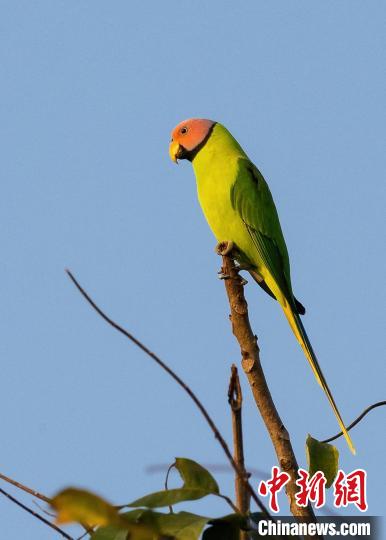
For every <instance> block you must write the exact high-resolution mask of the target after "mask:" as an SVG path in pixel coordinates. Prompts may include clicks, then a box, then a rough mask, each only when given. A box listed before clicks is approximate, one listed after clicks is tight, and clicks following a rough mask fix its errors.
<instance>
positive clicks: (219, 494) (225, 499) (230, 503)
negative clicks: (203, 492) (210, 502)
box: [213, 493, 240, 514]
mask: <svg viewBox="0 0 386 540" xmlns="http://www.w3.org/2000/svg"><path fill="white" fill-rule="evenodd" d="M213 495H215V496H216V497H219V498H220V499H223V500H224V501H226V502H227V503H228V504H229V506H230V507H231V508H232V510H233V512H235V513H236V514H237V513H239V512H240V510H239V508H237V506H236V505H235V504H234V503H233V501H232V499H231V498H230V497H228V496H227V495H223V494H222V493H216V494H214V493H213Z"/></svg>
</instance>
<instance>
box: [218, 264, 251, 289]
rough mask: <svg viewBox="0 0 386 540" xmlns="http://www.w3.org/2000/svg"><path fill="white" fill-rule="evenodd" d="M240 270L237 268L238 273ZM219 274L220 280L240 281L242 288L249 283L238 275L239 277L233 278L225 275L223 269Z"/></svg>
mask: <svg viewBox="0 0 386 540" xmlns="http://www.w3.org/2000/svg"><path fill="white" fill-rule="evenodd" d="M238 270H239V269H238V268H237V271H238ZM217 274H218V279H238V280H239V281H240V285H242V286H244V285H246V284H247V283H248V281H247V280H246V279H244V278H243V277H242V276H240V275H239V274H237V276H234V277H232V276H229V275H228V274H225V273H224V272H223V270H222V269H221V270H219V272H217Z"/></svg>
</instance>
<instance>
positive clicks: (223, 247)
mask: <svg viewBox="0 0 386 540" xmlns="http://www.w3.org/2000/svg"><path fill="white" fill-rule="evenodd" d="M234 247H235V245H234V243H233V242H232V240H225V241H224V242H219V243H218V244H217V246H216V248H215V251H216V253H217V255H229V254H230V253H231V252H232V251H233V249H234Z"/></svg>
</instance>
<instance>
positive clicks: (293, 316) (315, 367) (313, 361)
mask: <svg viewBox="0 0 386 540" xmlns="http://www.w3.org/2000/svg"><path fill="white" fill-rule="evenodd" d="M282 308H283V311H284V314H285V316H286V317H287V320H288V322H289V324H290V326H291V328H292V331H293V333H294V334H295V336H296V338H297V340H298V341H299V343H300V346H301V348H302V349H303V352H304V354H305V356H306V358H307V360H308V362H309V364H310V366H311V368H312V371H313V372H314V375H315V377H316V380H317V381H318V383H319V384H320V386H321V387H322V388H323V390H324V392H325V394H326V396H327V398H328V401H329V402H330V404H331V407H332V410H333V411H334V414H335V416H336V418H337V420H338V423H339V426H340V429H341V430H342V433H343V435H344V438H345V439H346V441H347V444H348V446H349V448H350V450H351V452H352V453H353V454H355V447H354V445H353V442H352V440H351V437H350V435H349V434H348V431H347V429H346V426H345V425H344V422H343V420H342V417H341V415H340V412H339V410H338V407H337V406H336V403H335V400H334V398H333V396H332V394H331V391H330V389H329V387H328V384H327V381H326V379H325V378H324V375H323V372H322V370H321V367H320V365H319V362H318V359H317V358H316V355H315V353H314V351H313V348H312V345H311V343H310V340H309V339H308V336H307V334H306V331H305V329H304V326H303V323H302V321H301V320H300V317H299V315H298V314H297V313H294V311H293V310H292V308H291V306H290V305H289V303H288V302H287V303H286V305H284V306H283V305H282Z"/></svg>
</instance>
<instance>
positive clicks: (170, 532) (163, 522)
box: [122, 510, 210, 540]
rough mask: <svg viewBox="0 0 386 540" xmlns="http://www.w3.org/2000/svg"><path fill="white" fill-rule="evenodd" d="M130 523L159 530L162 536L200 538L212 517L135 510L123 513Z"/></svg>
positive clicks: (181, 539) (183, 539)
mask: <svg viewBox="0 0 386 540" xmlns="http://www.w3.org/2000/svg"><path fill="white" fill-rule="evenodd" d="M122 517H124V518H125V519H127V520H128V522H129V523H133V522H134V523H139V524H144V525H148V526H150V527H152V528H153V529H154V530H157V532H158V534H160V535H162V537H163V538H164V537H166V536H169V537H171V538H173V539H176V540H198V538H200V535H201V532H202V529H203V528H204V527H205V525H206V524H207V523H208V521H210V518H208V517H205V516H198V515H196V514H191V513H189V512H179V513H177V514H163V513H161V512H152V511H151V510H134V511H132V512H127V513H125V514H123V515H122Z"/></svg>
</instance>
